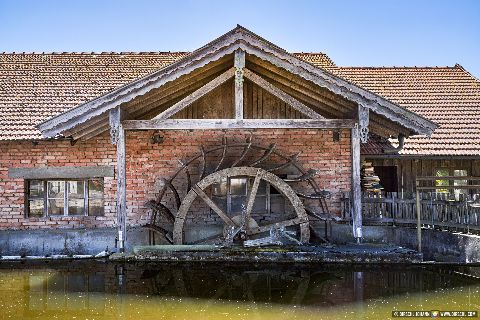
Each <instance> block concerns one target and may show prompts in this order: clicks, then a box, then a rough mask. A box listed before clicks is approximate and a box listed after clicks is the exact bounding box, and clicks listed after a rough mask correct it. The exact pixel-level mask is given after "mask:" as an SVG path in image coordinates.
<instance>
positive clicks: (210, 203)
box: [192, 185, 237, 227]
mask: <svg viewBox="0 0 480 320" xmlns="http://www.w3.org/2000/svg"><path fill="white" fill-rule="evenodd" d="M192 190H193V191H194V192H195V193H196V194H197V195H198V196H199V197H200V198H201V199H202V200H203V201H205V203H206V204H207V205H208V206H209V207H210V208H211V209H212V210H213V211H214V212H215V213H216V214H218V216H219V217H220V218H221V219H222V220H223V221H224V222H225V223H226V224H227V225H229V226H230V227H236V226H237V225H236V224H235V223H234V222H233V221H232V219H230V218H229V217H228V216H227V215H226V214H225V213H224V212H223V210H222V209H220V208H219V207H218V206H217V205H216V204H215V202H213V201H212V199H210V198H209V197H208V195H207V194H206V193H205V192H204V191H203V190H202V189H201V188H199V187H198V186H197V185H194V186H193V188H192Z"/></svg>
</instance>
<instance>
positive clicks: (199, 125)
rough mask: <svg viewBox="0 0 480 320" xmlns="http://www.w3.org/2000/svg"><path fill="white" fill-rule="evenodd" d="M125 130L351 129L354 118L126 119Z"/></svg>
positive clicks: (124, 122)
mask: <svg viewBox="0 0 480 320" xmlns="http://www.w3.org/2000/svg"><path fill="white" fill-rule="evenodd" d="M122 124H123V128H124V129H125V130H157V129H158V130H162V129H164V130H189V129H198V130H206V129H282V128H284V129H300V128H312V129H351V128H353V127H354V125H355V120H353V119H324V120H315V119H243V120H236V119H167V120H126V121H123V122H122Z"/></svg>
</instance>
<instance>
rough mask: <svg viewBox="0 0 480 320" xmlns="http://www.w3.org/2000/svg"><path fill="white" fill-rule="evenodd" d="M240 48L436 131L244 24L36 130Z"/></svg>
mask: <svg viewBox="0 0 480 320" xmlns="http://www.w3.org/2000/svg"><path fill="white" fill-rule="evenodd" d="M237 49H241V50H244V51H245V52H246V53H247V54H250V55H253V56H256V57H257V58H259V59H261V60H264V61H267V62H269V63H271V64H273V65H275V66H276V67H279V68H282V69H284V70H286V71H288V72H290V73H292V74H294V75H296V76H299V77H301V78H303V79H305V80H307V81H310V82H313V83H314V84H316V85H318V86H319V87H322V88H325V89H327V90H329V91H331V92H333V93H335V94H337V95H339V96H342V97H344V98H345V99H347V100H349V101H352V102H355V103H357V104H359V105H362V106H366V107H368V108H369V109H370V110H371V111H372V112H374V113H376V114H378V115H381V116H384V117H385V118H387V119H389V120H391V121H393V122H396V123H398V124H399V125H401V126H402V127H404V128H407V129H408V130H409V131H411V132H412V133H416V134H425V135H430V134H431V133H432V132H433V130H434V129H435V128H436V125H435V124H434V123H433V122H431V121H429V120H427V119H425V118H423V117H421V116H419V115H418V114H416V113H413V112H411V111H408V110H407V109H405V108H403V107H400V106H398V105H397V104H394V103H392V102H390V101H388V100H387V99H385V98H383V97H381V96H378V95H376V94H374V93H372V92H370V91H368V90H366V89H364V88H362V87H359V86H358V85H355V84H352V83H350V82H348V81H346V80H344V79H342V78H340V77H338V76H336V75H333V74H331V73H329V72H327V71H326V70H323V69H321V68H318V67H315V66H313V65H311V64H309V63H307V62H305V61H302V60H300V59H298V58H297V57H295V56H293V55H291V54H289V53H288V52H286V51H285V50H283V49H281V48H279V47H278V46H276V45H274V44H272V43H270V42H268V41H266V40H265V39H263V38H261V37H259V36H258V35H256V34H254V33H252V32H250V31H248V30H247V29H245V28H243V27H241V26H238V27H236V28H235V29H233V30H232V31H230V32H228V33H226V34H225V35H223V36H221V37H220V38H218V39H216V40H214V41H212V42H210V43H208V44H206V45H205V46H203V47H201V48H199V49H197V50H195V51H194V52H192V53H191V54H189V55H188V56H186V57H185V58H183V59H181V60H178V61H177V62H174V63H173V64H171V65H169V66H167V67H165V68H162V69H160V70H158V71H157V72H154V73H152V74H150V75H148V76H146V77H143V78H140V79H138V80H136V81H133V82H131V83H129V84H127V85H124V86H122V87H120V88H118V89H116V90H114V91H112V92H110V93H108V94H105V95H102V96H100V97H98V98H96V99H93V100H91V101H88V102H86V103H84V104H82V105H80V106H78V107H76V108H73V109H71V110H68V111H66V112H64V113H62V114H59V115H58V116H55V117H53V118H51V119H49V120H47V121H45V122H43V123H41V124H39V125H38V126H37V127H38V129H39V130H40V131H41V132H42V134H43V135H44V136H45V137H55V136H58V135H62V134H64V133H65V132H67V131H68V130H71V129H73V128H75V127H76V126H79V125H82V124H84V123H85V122H88V121H89V120H90V119H93V118H96V117H98V116H100V115H104V114H105V113H106V112H108V111H109V110H111V109H113V108H115V107H117V106H119V105H121V104H123V103H126V102H129V101H132V100H133V99H135V98H136V97H138V96H141V95H144V94H146V93H148V92H150V91H151V90H154V89H157V88H159V87H161V86H163V85H164V84H166V83H168V82H171V81H174V80H176V79H178V78H179V77H181V76H183V75H187V74H189V73H191V72H192V71H194V70H196V69H199V68H202V67H204V66H206V65H207V64H208V63H210V62H213V61H217V60H219V59H221V58H222V57H225V56H226V55H229V54H232V53H233V52H234V51H235V50H237Z"/></svg>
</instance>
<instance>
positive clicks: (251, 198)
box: [245, 170, 262, 229]
mask: <svg viewBox="0 0 480 320" xmlns="http://www.w3.org/2000/svg"><path fill="white" fill-rule="evenodd" d="M260 180H262V174H261V172H260V170H259V171H258V172H257V175H256V176H255V180H254V181H253V186H252V188H251V189H250V193H249V195H248V200H247V209H246V213H245V217H246V219H245V221H247V227H248V226H249V225H250V223H249V222H248V221H250V215H251V213H252V208H253V203H254V202H255V197H256V195H257V191H258V186H259V185H260ZM247 229H248V228H247Z"/></svg>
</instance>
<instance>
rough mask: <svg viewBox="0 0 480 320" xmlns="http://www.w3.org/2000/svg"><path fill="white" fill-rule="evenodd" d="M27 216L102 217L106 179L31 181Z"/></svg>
mask: <svg viewBox="0 0 480 320" xmlns="http://www.w3.org/2000/svg"><path fill="white" fill-rule="evenodd" d="M26 185H27V191H26V195H27V201H26V207H27V210H26V212H27V216H28V217H46V216H82V215H89V216H101V215H103V179H75V180H59V179H56V180H28V181H27V182H26Z"/></svg>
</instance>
